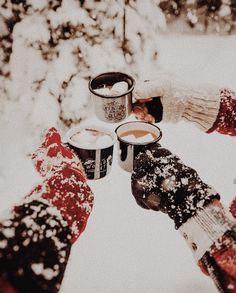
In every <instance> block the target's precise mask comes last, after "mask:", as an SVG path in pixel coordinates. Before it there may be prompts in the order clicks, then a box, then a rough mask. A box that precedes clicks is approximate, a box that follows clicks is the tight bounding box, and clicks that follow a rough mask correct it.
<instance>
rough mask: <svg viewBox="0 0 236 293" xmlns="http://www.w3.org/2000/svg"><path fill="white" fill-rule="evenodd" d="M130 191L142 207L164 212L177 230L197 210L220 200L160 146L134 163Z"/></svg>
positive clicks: (179, 161) (186, 167) (148, 151)
mask: <svg viewBox="0 0 236 293" xmlns="http://www.w3.org/2000/svg"><path fill="white" fill-rule="evenodd" d="M132 192H133V195H134V197H135V199H136V201H137V203H138V204H139V205H141V206H142V207H146V208H149V209H153V210H161V211H162V212H164V213H167V214H168V215H169V217H170V218H171V219H173V220H174V222H175V226H176V228H177V229H178V228H179V227H180V226H181V225H182V224H183V223H185V222H186V221H187V220H188V219H189V218H191V217H192V216H194V215H195V214H196V212H197V210H198V209H202V208H203V207H204V206H206V205H207V204H209V203H210V202H212V201H213V200H214V199H219V198H220V196H219V194H218V193H217V192H216V191H215V190H214V189H212V188H211V187H209V186H208V185H207V184H205V183H204V182H203V181H202V180H201V179H200V177H199V176H198V174H197V172H196V171H195V170H194V169H192V168H190V167H188V166H186V165H184V164H183V163H182V161H181V160H180V159H179V158H178V157H177V156H175V155H173V154H172V153H171V152H170V151H169V150H167V149H165V148H162V147H161V146H160V145H155V146H153V147H152V148H151V149H150V150H147V151H146V152H145V153H141V154H139V155H138V157H137V159H136V160H135V164H134V171H133V173H132Z"/></svg>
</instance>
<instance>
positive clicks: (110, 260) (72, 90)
mask: <svg viewBox="0 0 236 293" xmlns="http://www.w3.org/2000/svg"><path fill="white" fill-rule="evenodd" d="M31 2H32V3H33V2H34V3H35V4H34V6H35V7H36V8H38V9H42V8H43V7H44V5H46V1H33V0H31ZM63 2H64V6H63V9H62V10H60V11H59V12H58V13H55V12H51V14H50V15H49V17H50V20H51V22H52V25H53V26H54V27H56V26H57V25H59V24H61V23H62V22H63V21H67V20H68V15H66V14H65V11H66V10H69V11H70V12H71V11H72V10H71V9H69V6H70V5H69V4H70V3H72V2H73V1H70V3H69V4H68V5H66V1H63ZM86 2H87V4H86V5H90V4H89V3H91V2H90V1H86ZM152 2H153V1H139V2H138V5H139V6H140V8H139V9H140V14H137V13H135V11H134V9H133V8H132V7H129V9H128V10H127V18H128V19H129V20H131V22H130V25H129V26H128V27H127V37H128V38H129V37H130V38H131V41H130V46H131V48H132V50H133V51H134V57H133V60H134V64H135V65H130V66H129V65H128V66H127V64H126V61H125V58H123V55H122V54H121V51H120V48H119V42H118V39H116V41H114V40H113V39H109V38H106V37H104V39H105V40H104V41H103V44H102V46H101V45H100V44H99V42H98V43H96V44H94V45H93V46H92V45H89V46H88V44H87V43H86V42H85V40H84V39H80V38H78V39H75V40H69V41H68V45H66V44H64V43H63V42H61V43H60V44H59V45H58V47H57V49H58V54H59V56H60V58H59V59H53V60H51V61H50V60H47V61H46V60H44V59H43V58H42V56H41V54H39V51H38V50H36V49H34V48H32V47H31V46H28V45H27V38H28V36H30V37H34V32H35V33H37V32H39V36H38V38H39V39H40V40H41V41H44V42H46V41H47V40H48V33H47V31H45V27H44V24H45V19H43V18H41V17H39V18H37V21H36V18H34V17H33V16H32V19H31V20H34V21H33V22H32V21H31V22H30V20H29V19H27V18H26V20H25V21H23V22H22V23H19V28H18V30H16V31H14V33H15V34H16V36H15V38H16V42H14V46H13V52H14V54H13V58H12V59H11V61H10V67H11V68H14V70H13V75H12V80H11V82H9V81H8V82H6V83H5V84H6V86H7V88H8V97H13V98H12V99H8V100H7V101H6V102H5V103H4V104H1V110H0V111H1V117H0V136H1V142H0V151H1V154H2V156H1V161H0V194H1V207H0V209H1V211H4V210H5V209H6V208H8V207H9V206H11V205H12V204H15V203H16V202H18V201H19V199H20V198H21V197H22V196H24V195H25V194H27V193H28V192H29V191H30V190H31V189H32V187H33V186H34V185H35V184H37V183H38V182H40V180H41V178H40V177H39V175H38V174H37V173H36V172H35V171H34V168H33V165H32V163H31V162H30V158H29V154H30V153H31V152H32V151H33V150H34V149H35V148H36V147H37V146H38V144H39V142H40V140H41V137H42V133H43V131H44V130H45V129H46V128H47V127H50V126H57V127H59V130H60V131H61V133H65V131H66V129H65V128H64V127H63V126H62V124H60V123H58V116H59V115H60V114H61V111H62V113H63V117H65V118H66V119H68V120H69V119H71V118H73V119H74V120H75V121H79V119H80V118H85V117H86V116H87V113H88V111H90V108H91V107H89V106H91V105H89V106H87V102H88V99H87V97H88V89H87V80H86V78H87V77H88V75H89V74H97V73H101V72H104V71H110V70H111V69H112V70H117V69H119V70H120V71H122V70H123V71H126V72H128V73H129V72H130V74H131V75H132V74H133V75H134V77H136V76H139V78H140V79H151V80H153V79H155V76H156V75H157V73H158V71H159V70H162V71H166V72H169V73H170V76H171V75H172V74H173V75H179V76H181V78H182V79H184V80H185V82H191V83H192V82H194V83H195V82H196V83H201V82H203V83H205V82H208V83H212V84H214V85H217V86H219V87H223V86H227V87H229V88H231V89H233V90H236V80H235V68H236V39H235V36H233V35H232V36H214V35H208V36H204V35H201V36H197V35H178V34H171V33H166V34H163V33H160V32H158V27H160V26H162V27H164V20H163V16H162V15H161V14H160V13H159V15H158V16H159V18H160V23H159V24H158V25H157V24H156V25H154V24H153V23H154V20H155V19H154V18H155V17H157V13H158V9H157V8H155V9H152V8H153V7H154V6H152ZM74 5H75V4H74V3H73V7H74ZM97 5H98V6H99V7H100V8H99V9H102V7H103V5H104V3H103V1H101V2H100V3H98V4H97ZM117 6H119V3H118V1H117V3H116V4H114V6H113V5H111V7H110V8H109V10H108V13H110V15H111V16H112V17H113V16H114V15H115V13H116V12H117V9H118V8H117ZM155 7H156V6H155ZM103 9H104V11H105V10H106V7H105V8H103ZM95 12H96V11H95ZM145 12H148V16H147V17H146V16H145V15H146V14H145ZM149 12H150V13H149ZM70 15H71V17H72V18H73V22H74V23H76V22H77V21H79V19H81V21H82V20H83V21H84V23H87V25H88V24H90V22H91V18H89V17H88V15H87V13H84V12H83V10H82V9H80V8H79V9H78V10H76V7H75V8H74V10H73V14H70ZM102 17H103V15H102V16H101V18H102ZM140 17H143V18H141V19H142V21H140ZM101 18H100V19H98V21H101ZM117 19H118V17H117ZM117 19H115V18H114V24H112V26H114V27H115V32H116V37H117V36H120V35H121V32H122V30H121V24H120V23H119V22H118V20H117ZM0 21H1V20H0ZM29 22H30V25H29ZM92 23H93V22H92ZM105 24H106V26H105ZM104 26H105V27H106V31H104V32H101V31H100V32H99V33H101V34H104V35H105V36H106V33H107V30H109V29H111V30H112V29H113V27H109V23H104ZM98 27H99V26H98ZM28 28H29V30H28ZM90 30H91V31H90ZM138 31H140V32H141V35H143V36H144V37H145V39H146V41H144V39H143V38H141V37H140V38H139V37H138V35H137V32H138ZM29 32H31V34H30V35H29ZM88 32H89V33H90V34H91V35H93V34H94V35H96V32H97V31H96V29H95V28H94V27H92V28H91V27H88ZM104 35H103V36H104ZM119 40H120V39H119ZM77 47H80V48H82V52H81V53H80V54H82V59H83V60H84V62H85V61H86V62H87V61H88V60H89V61H90V67H89V69H88V68H87V67H86V66H85V65H84V64H83V63H79V64H77V65H76V68H75V65H74V62H75V60H77V59H76V58H73V57H72V51H73V50H74V49H75V48H77ZM88 47H89V48H88ZM137 48H139V49H137ZM156 51H157V52H158V55H157V57H155V58H156V59H155V61H153V60H154V59H152V58H151V57H150V56H154V55H155V56H156V54H155V52H156ZM55 54H56V52H55ZM79 73H80V75H79ZM72 74H74V77H73V78H72V79H71V80H70V83H69V86H68V87H67V88H66V89H62V88H61V84H62V83H63V81H65V80H67V79H68V78H70V76H71V75H72ZM35 80H37V81H40V80H43V81H42V86H41V88H40V90H39V91H35V88H34V87H33V85H34V86H35V83H34V81H35ZM2 96H3V97H4V93H3V94H2ZM58 96H63V97H65V99H63V102H62V104H61V105H59V104H58V101H57V97H58ZM1 103H2V101H1ZM132 119H134V117H130V118H129V119H128V120H132ZM91 122H92V123H93V124H95V125H98V126H105V127H110V129H112V130H114V129H115V128H116V127H117V126H118V124H111V125H110V124H109V125H107V124H104V123H103V122H101V121H99V120H97V119H96V118H95V117H93V116H92V117H91V118H89V119H86V120H84V121H83V122H82V123H81V124H84V125H86V124H90V123H91ZM158 126H159V127H160V128H161V130H162V133H163V137H162V139H161V141H160V143H161V144H163V146H165V147H166V148H169V149H170V150H171V151H172V152H173V153H174V154H177V155H178V156H180V158H181V159H182V160H183V162H184V163H186V164H188V165H189V166H191V167H193V168H195V169H196V170H197V171H198V172H199V174H200V176H201V178H202V179H203V180H204V181H206V182H207V183H208V184H210V185H212V186H214V188H215V189H216V190H217V191H218V192H219V193H220V194H221V197H222V202H223V203H224V204H225V205H226V206H229V203H230V202H231V200H232V199H233V197H234V196H235V195H236V184H235V181H236V169H235V162H236V152H235V147H236V143H235V138H232V137H229V136H223V135H220V134H217V133H213V134H210V135H208V134H205V133H203V132H201V131H200V130H199V129H197V128H196V127H194V125H191V124H189V123H185V122H180V123H178V124H176V125H173V124H165V123H159V124H158ZM117 152H118V150H117V148H115V150H114V159H113V160H114V161H113V166H112V171H111V173H110V174H109V175H108V176H107V177H105V178H103V179H100V180H97V181H89V185H90V186H91V188H92V189H93V192H94V194H95V206H94V209H93V212H92V214H91V217H90V219H89V222H88V225H87V228H86V231H85V232H84V234H83V235H82V236H81V237H80V238H79V239H78V241H77V242H76V243H75V244H74V245H73V248H72V252H71V256H70V260H69V262H68V266H67V269H66V272H65V278H64V280H63V284H62V288H61V293H69V292H82V293H95V292H96V293H108V292H114V293H121V292H128V293H131V292H135V293H143V292H145V293H154V292H155V293H156V292H161V293H162V292H163V293H198V292H201V293H209V292H212V293H213V292H217V291H216V289H215V287H214V285H213V284H212V281H211V280H210V279H209V278H207V277H206V276H204V275H203V274H202V273H201V271H200V269H199V268H198V267H197V265H196V264H195V262H194V259H193V256H192V255H191V252H190V250H189V249H188V247H187V245H186V244H185V243H184V240H183V239H182V238H181V236H180V235H179V233H178V232H177V231H175V230H174V225H173V223H172V222H171V221H170V220H169V219H168V218H167V216H166V215H164V214H161V213H157V212H150V211H146V210H143V209H141V208H140V207H138V206H137V204H136V203H135V200H134V199H133V197H132V195H131V191H130V174H129V173H127V172H125V171H123V170H122V169H121V168H120V167H119V165H118V163H117V160H116V154H117ZM10 232H12V231H10ZM1 245H4V243H1Z"/></svg>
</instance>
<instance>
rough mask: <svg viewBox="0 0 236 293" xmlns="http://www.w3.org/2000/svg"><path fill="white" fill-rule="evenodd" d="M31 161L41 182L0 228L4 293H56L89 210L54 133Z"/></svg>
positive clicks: (77, 170)
mask: <svg viewBox="0 0 236 293" xmlns="http://www.w3.org/2000/svg"><path fill="white" fill-rule="evenodd" d="M32 159H33V161H34V164H35V167H36V169H37V171H38V172H39V173H40V174H41V175H42V176H43V177H44V178H45V179H44V181H43V182H42V184H40V185H38V186H37V187H36V188H35V189H34V190H33V191H32V192H31V193H30V194H29V195H28V196H27V197H25V198H24V199H23V201H22V204H20V205H18V206H17V207H15V208H14V209H13V210H12V212H11V214H10V215H9V217H8V218H7V219H6V220H4V221H2V223H0V286H5V289H6V290H5V291H3V290H2V291H1V292H4V293H13V292H12V291H9V290H8V289H7V287H9V286H11V287H13V288H15V289H16V292H50V293H51V292H58V291H59V288H60V284H61V281H62V278H63V275H64V271H65V268H66V264H67V260H68V257H69V253H70V249H71V245H72V244H73V243H74V242H75V241H76V239H77V238H78V237H79V236H80V235H81V233H82V232H83V231H84V229H85V227H86V224H87V220H88V217H89V215H90V212H91V210H92V206H93V194H92V192H91V190H90V188H89V186H88V185H87V180H86V176H85V173H84V170H83V167H82V165H81V162H80V161H79V159H78V158H77V157H76V156H75V154H74V153H73V152H72V151H71V150H70V149H69V148H67V147H66V146H65V145H63V144H62V143H61V137H60V135H59V133H58V132H57V131H56V129H54V128H52V129H50V130H49V131H48V132H47V134H46V136H45V140H44V142H43V143H42V145H41V146H40V147H39V148H38V149H37V151H36V152H34V154H33V155H32ZM4 283H5V285H2V284H4ZM0 288H1V287H0ZM7 290H8V291H7ZM14 293H15V292H14Z"/></svg>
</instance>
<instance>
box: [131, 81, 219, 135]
mask: <svg viewBox="0 0 236 293" xmlns="http://www.w3.org/2000/svg"><path fill="white" fill-rule="evenodd" d="M136 94H137V96H138V97H137V98H138V99H139V98H140V99H146V98H151V97H158V96H160V97H161V103H162V106H163V117H162V120H163V121H164V122H172V123H176V122H178V121H180V120H181V119H184V120H187V121H190V122H193V123H195V124H196V125H197V126H198V127H199V128H201V129H203V130H204V131H207V130H208V129H210V128H211V127H212V125H213V123H214V122H215V120H216V117H217V115H218V112H219V107H220V91H219V89H218V88H217V87H215V86H212V85H208V84H201V85H199V86H198V85H189V84H185V83H183V82H181V81H179V80H177V79H174V78H173V77H172V76H170V77H169V78H168V77H167V76H166V75H165V76H163V75H160V77H158V78H157V79H156V80H155V81H146V82H142V83H138V84H137V86H136Z"/></svg>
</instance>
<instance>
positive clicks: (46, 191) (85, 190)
mask: <svg viewBox="0 0 236 293" xmlns="http://www.w3.org/2000/svg"><path fill="white" fill-rule="evenodd" d="M32 159H33V162H34V164H35V167H36V169H37V171H38V172H39V173H40V174H41V175H42V176H43V177H45V178H46V179H45V180H44V182H43V184H42V185H39V186H37V187H36V188H35V189H34V190H33V191H32V193H31V194H30V195H31V197H38V198H43V199H46V200H47V201H48V202H49V203H50V204H52V205H53V206H54V207H56V208H57V210H58V211H59V212H60V214H61V215H62V217H63V219H64V220H66V222H67V224H68V226H69V227H70V228H71V231H72V242H74V241H75V240H76V239H77V238H78V237H79V235H80V234H81V233H82V232H83V231H84V229H85V227H86V224H87V220H88V218H89V215H90V213H91V211H92V207H93V200H94V197H93V193H92V191H91V189H90V187H89V186H88V184H87V180H86V175H85V172H84V169H83V166H82V163H81V162H80V160H79V158H78V157H77V155H75V154H74V152H73V151H72V150H71V149H70V148H69V147H67V146H66V145H64V144H63V143H62V142H61V136H60V134H59V133H58V132H57V130H56V129H55V128H51V129H50V130H49V131H48V132H47V133H46V135H45V139H44V141H43V143H42V144H41V146H40V147H39V148H38V149H37V150H36V151H35V152H34V153H33V155H32Z"/></svg>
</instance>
